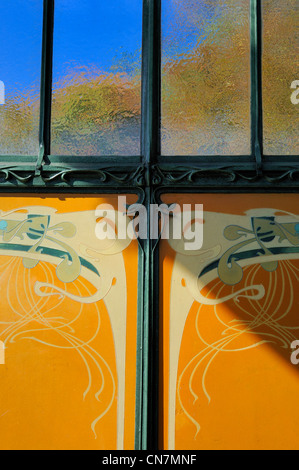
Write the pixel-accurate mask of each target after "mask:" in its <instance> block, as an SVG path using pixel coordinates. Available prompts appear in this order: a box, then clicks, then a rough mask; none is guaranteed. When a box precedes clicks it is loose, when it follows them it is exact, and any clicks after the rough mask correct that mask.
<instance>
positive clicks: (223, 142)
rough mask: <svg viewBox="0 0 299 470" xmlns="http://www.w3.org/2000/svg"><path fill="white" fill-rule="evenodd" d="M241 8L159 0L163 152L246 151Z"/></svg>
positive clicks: (245, 17) (241, 2)
mask: <svg viewBox="0 0 299 470" xmlns="http://www.w3.org/2000/svg"><path fill="white" fill-rule="evenodd" d="M249 8H250V2H249V0H217V1H215V0H163V2H162V129H161V137H162V154H163V155H218V154H227V155H233V154H239V155H240V154H249V153H250V10H249Z"/></svg>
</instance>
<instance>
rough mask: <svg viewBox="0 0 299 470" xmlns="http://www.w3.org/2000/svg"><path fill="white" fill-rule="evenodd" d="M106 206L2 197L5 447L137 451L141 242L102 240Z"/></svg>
mask: <svg viewBox="0 0 299 470" xmlns="http://www.w3.org/2000/svg"><path fill="white" fill-rule="evenodd" d="M127 199H128V201H129V200H130V199H132V201H134V200H135V199H134V198H132V197H130V196H127ZM102 203H106V204H107V203H109V204H112V205H114V206H116V204H117V197H116V196H107V197H106V196H104V197H95V196H86V197H76V196H75V197H74V196H67V195H66V196H63V197H58V196H49V195H47V196H40V197H35V196H32V197H30V196H28V197H27V196H25V197H20V196H17V195H16V196H14V197H12V196H11V195H10V196H1V197H0V210H1V213H0V255H1V256H0V293H1V302H0V340H1V341H2V342H4V345H5V350H4V352H5V361H4V362H5V363H4V364H0V384H1V388H0V423H1V426H0V448H1V449H2V450H3V449H34V450H38V449H50V450H51V449H55V450H56V449H57V450H59V449H62V450H71V449H76V450H77V449H83V450H87V449H95V450H96V449H117V448H118V449H121V448H125V449H133V448H134V438H135V429H134V427H135V422H134V416H135V383H136V338H137V284H138V280H137V268H138V247H137V243H136V241H126V242H124V243H122V245H119V244H118V241H113V240H112V241H111V240H110V241H109V243H110V244H109V243H108V241H103V240H99V239H98V238H97V237H96V236H95V226H96V221H97V219H96V216H95V209H96V207H97V206H98V205H99V204H102Z"/></svg>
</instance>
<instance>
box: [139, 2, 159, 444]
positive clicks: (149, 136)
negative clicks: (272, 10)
mask: <svg viewBox="0 0 299 470" xmlns="http://www.w3.org/2000/svg"><path fill="white" fill-rule="evenodd" d="M160 22H161V0H143V41H142V42H143V44H142V48H143V58H142V136H141V146H142V155H143V159H144V163H145V166H146V184H145V188H144V196H145V200H144V204H145V206H146V209H147V222H148V224H147V226H148V236H147V239H146V240H144V241H143V271H142V276H143V279H142V286H143V306H142V307H143V345H142V352H143V373H142V415H141V421H142V422H141V437H140V446H141V448H142V449H157V447H158V377H159V373H158V370H159V361H158V360H159V358H158V344H159V337H158V324H159V310H158V308H157V306H158V286H159V280H158V279H157V277H156V273H157V272H158V263H159V259H158V250H157V249H155V248H156V240H151V237H150V212H151V203H153V189H152V187H151V166H152V165H153V164H154V163H155V162H156V161H157V156H158V153H159V150H160V144H159V142H160V62H161V60H160V55H161V54H160Z"/></svg>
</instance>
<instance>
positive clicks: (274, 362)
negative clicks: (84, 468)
mask: <svg viewBox="0 0 299 470" xmlns="http://www.w3.org/2000/svg"><path fill="white" fill-rule="evenodd" d="M163 200H164V201H165V202H167V203H173V202H177V203H178V204H181V205H182V204H184V203H185V204H187V203H189V204H195V203H197V204H203V207H204V214H203V246H202V248H201V249H200V250H197V251H195V250H194V251H193V252H190V251H189V252H186V251H184V250H183V249H182V245H180V244H179V243H178V242H177V241H173V240H169V241H166V240H163V241H162V242H161V275H162V281H161V294H162V295H161V308H162V311H163V321H161V327H162V328H163V329H162V331H163V338H162V340H163V348H162V354H163V357H161V361H162V359H163V364H164V365H163V371H162V374H163V387H162V389H163V390H162V391H161V393H163V409H162V408H161V414H160V416H161V418H162V419H163V426H161V436H160V443H161V446H164V448H169V449H172V448H176V449H212V450H217V449H234V450H235V449H273V450H275V449H298V448H299V445H298V437H297V423H298V420H299V409H298V406H297V400H298V394H299V368H298V367H299V366H298V365H294V364H293V363H292V362H291V354H292V352H293V349H292V348H291V343H292V342H293V341H294V340H297V339H299V319H298V302H299V291H298V273H299V215H298V201H299V197H298V195H295V194H293V195H287V194H284V195H274V194H273V195H262V194H260V195H194V196H193V195H167V196H165V197H164V198H163ZM161 317H162V316H161Z"/></svg>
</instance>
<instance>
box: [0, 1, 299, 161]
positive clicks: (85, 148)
mask: <svg viewBox="0 0 299 470" xmlns="http://www.w3.org/2000/svg"><path fill="white" fill-rule="evenodd" d="M295 2H296V0H288V1H287V2H283V3H282V2H280V1H279V0H271V1H270V0H265V1H264V52H263V65H264V71H263V84H264V124H265V144H266V145H265V150H266V153H280V152H281V153H285V154H288V153H290V154H292V153H295V152H296V149H295V143H294V142H295V126H294V124H293V123H294V121H295V118H296V115H295V113H296V112H297V109H296V107H295V106H294V105H292V104H291V102H290V94H291V92H290V84H291V83H292V81H293V80H295V79H296V78H297V77H296V73H295V72H296V57H295V47H294V44H295V33H296V31H295V28H296V20H295V14H294V12H295ZM169 5H170V6H169V19H167V25H168V28H167V29H168V30H167V34H166V35H165V37H164V39H163V51H164V53H163V69H162V74H163V80H162V127H163V130H162V139H163V151H164V152H165V153H170V154H172V153H173V154H180V153H183V154H186V153H190V154H194V153H195V154H196V153H202V152H204V153H208V154H217V153H223V154H232V153H245V152H246V153H248V152H249V151H250V147H249V142H250V139H249V137H250V135H249V127H250V96H249V95H250V91H249V90H250V67H249V63H250V62H249V57H250V42H249V9H248V7H249V0H238V1H232V0H219V1H218V2H215V1H211V0H203V1H201V2H194V1H192V0H186V1H185V2H181V1H180V2H179V1H178V0H173V1H172V2H169ZM186 44H187V46H186ZM140 96H141V77H140V51H137V52H136V54H133V55H130V54H128V53H126V51H125V50H122V49H120V50H119V51H116V55H115V60H114V62H113V66H112V67H111V70H110V72H103V71H101V70H98V69H96V68H95V67H94V68H93V67H83V66H70V67H69V71H68V73H67V74H66V75H65V76H64V78H63V79H61V80H60V81H59V82H58V83H55V84H54V87H53V118H52V153H53V154H69V155H92V154H94V155H103V154H123V155H126V154H139V153H140V149H139V146H140V144H139V142H140V115H141V100H140ZM38 101H39V100H38V99H37V98H36V97H34V96H32V94H30V95H29V94H27V95H26V94H24V95H21V94H20V95H19V96H18V97H15V98H14V99H13V100H12V99H10V100H8V101H7V102H6V105H5V106H1V107H0V141H1V144H0V151H1V152H2V153H11V154H14V153H26V154H28V153H29V154H31V153H33V154H35V153H36V152H37V144H36V139H37V135H38V114H39V113H38V108H39V106H38ZM297 151H298V150H297Z"/></svg>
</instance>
